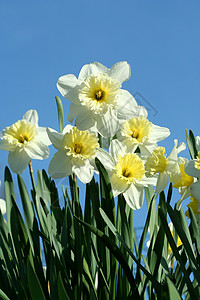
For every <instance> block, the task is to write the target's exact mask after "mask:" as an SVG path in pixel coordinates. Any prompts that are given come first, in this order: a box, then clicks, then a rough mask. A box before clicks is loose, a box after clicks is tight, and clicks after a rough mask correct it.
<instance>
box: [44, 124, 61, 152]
mask: <svg viewBox="0 0 200 300" xmlns="http://www.w3.org/2000/svg"><path fill="white" fill-rule="evenodd" d="M47 134H48V136H49V139H50V141H51V142H52V144H53V145H54V147H55V148H56V149H57V150H62V149H63V145H62V140H63V137H64V134H63V133H58V132H57V131H56V130H54V129H52V128H47Z"/></svg>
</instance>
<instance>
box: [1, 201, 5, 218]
mask: <svg viewBox="0 0 200 300" xmlns="http://www.w3.org/2000/svg"><path fill="white" fill-rule="evenodd" d="M0 210H1V213H2V215H5V213H6V201H5V200H3V199H0Z"/></svg>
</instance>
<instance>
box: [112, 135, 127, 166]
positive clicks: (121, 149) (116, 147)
mask: <svg viewBox="0 0 200 300" xmlns="http://www.w3.org/2000/svg"><path fill="white" fill-rule="evenodd" d="M109 152H110V155H111V157H113V159H114V161H115V162H116V161H117V158H118V156H119V155H122V156H124V154H126V152H127V151H126V146H125V145H124V144H122V143H121V142H120V141H118V140H117V139H115V140H112V141H111V143H110V147H109Z"/></svg>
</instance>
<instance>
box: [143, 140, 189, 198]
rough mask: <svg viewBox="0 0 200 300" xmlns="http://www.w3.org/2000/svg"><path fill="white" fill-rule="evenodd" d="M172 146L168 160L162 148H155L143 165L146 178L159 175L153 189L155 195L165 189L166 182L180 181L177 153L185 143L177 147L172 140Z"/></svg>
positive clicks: (184, 146)
mask: <svg viewBox="0 0 200 300" xmlns="http://www.w3.org/2000/svg"><path fill="white" fill-rule="evenodd" d="M174 144H175V145H174V148H173V150H172V152H171V154H170V155H169V157H168V158H167V157H166V154H165V148H164V147H157V148H156V149H154V150H153V153H152V156H151V157H148V158H147V162H146V164H145V168H146V170H147V176H153V175H155V174H157V173H159V175H158V181H157V184H156V189H155V193H157V195H158V194H160V193H161V192H162V191H163V190H164V189H165V188H166V186H167V184H168V180H170V182H172V183H176V182H177V181H179V180H180V177H181V172H180V167H179V164H178V153H179V152H181V151H183V150H184V149H185V148H186V145H185V143H180V144H179V145H178V146H177V144H178V141H177V140H174Z"/></svg>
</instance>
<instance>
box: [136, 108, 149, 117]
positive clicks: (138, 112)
mask: <svg viewBox="0 0 200 300" xmlns="http://www.w3.org/2000/svg"><path fill="white" fill-rule="evenodd" d="M135 116H136V117H144V118H147V117H148V112H147V110H146V108H145V107H144V106H139V105H138V106H137V107H136V115H135Z"/></svg>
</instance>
